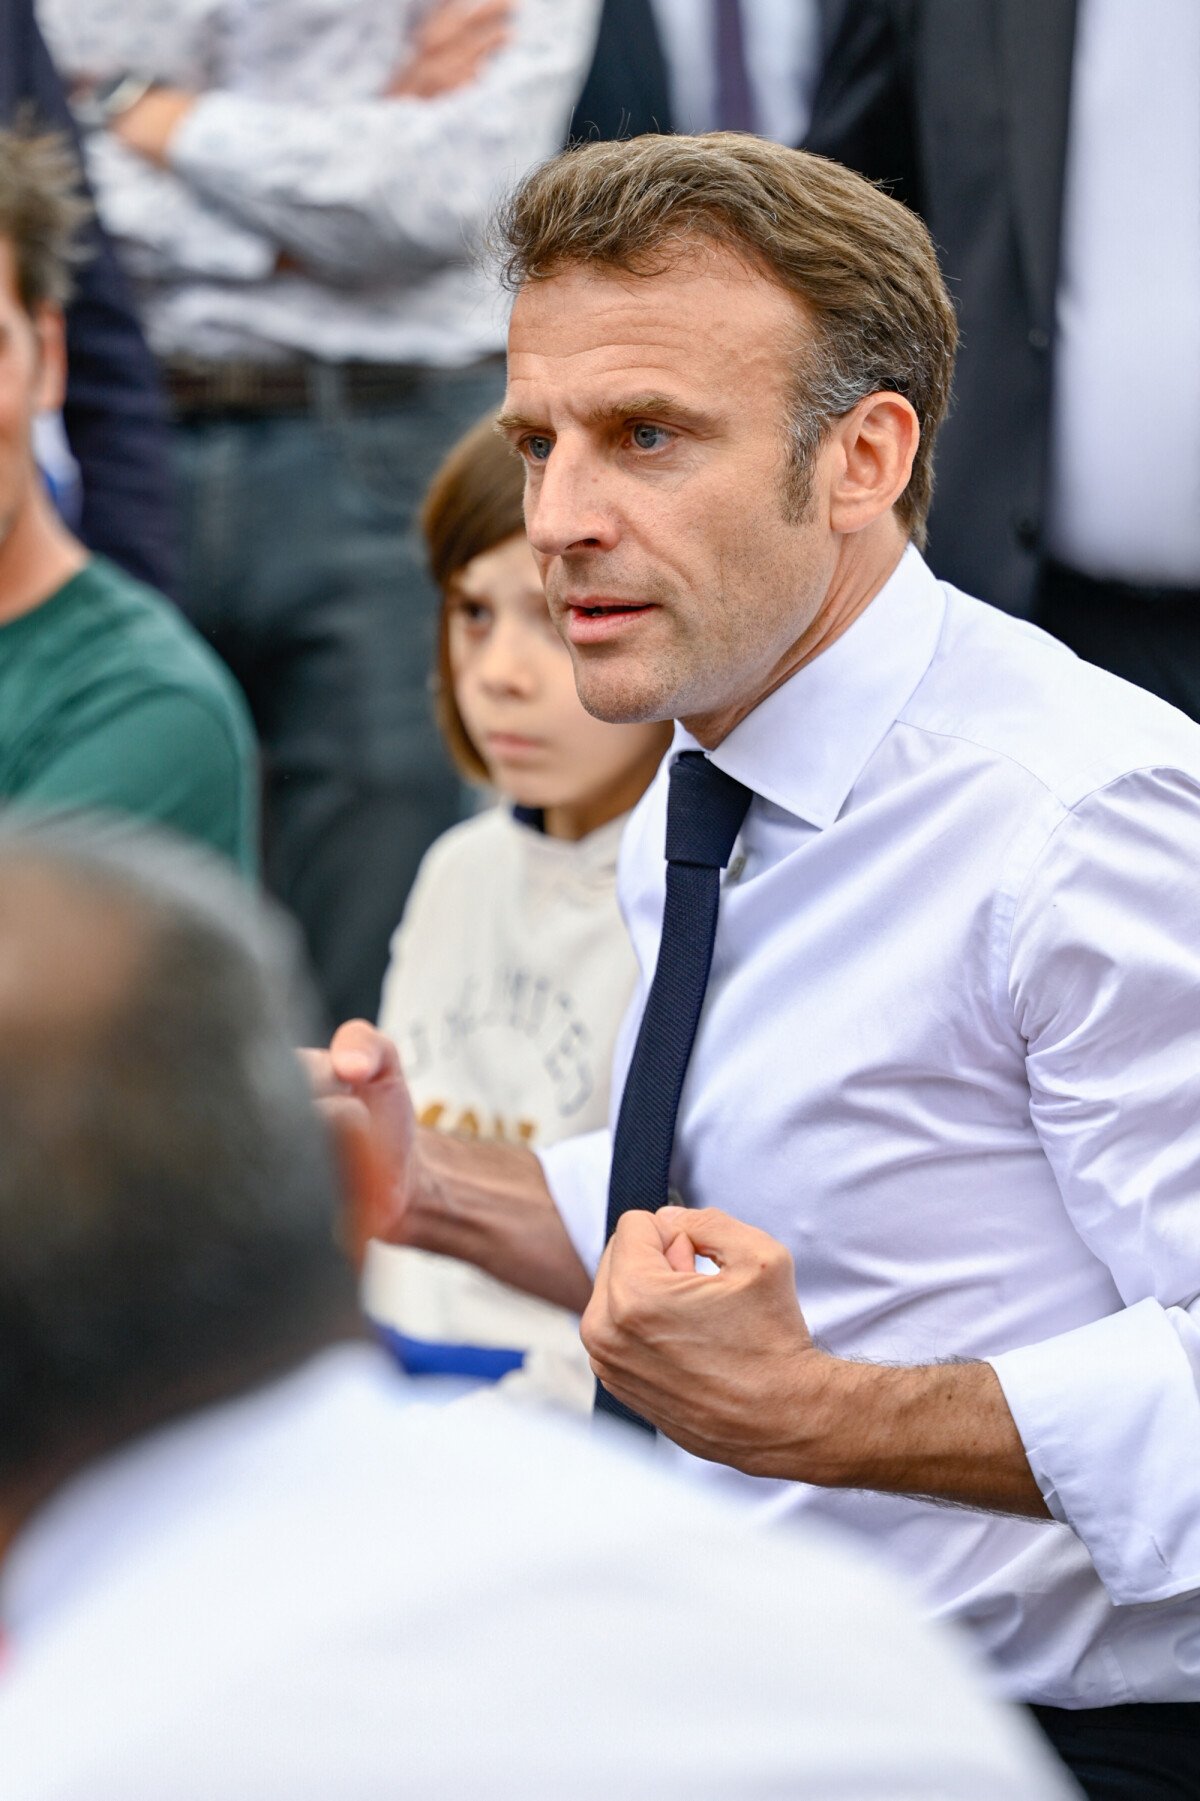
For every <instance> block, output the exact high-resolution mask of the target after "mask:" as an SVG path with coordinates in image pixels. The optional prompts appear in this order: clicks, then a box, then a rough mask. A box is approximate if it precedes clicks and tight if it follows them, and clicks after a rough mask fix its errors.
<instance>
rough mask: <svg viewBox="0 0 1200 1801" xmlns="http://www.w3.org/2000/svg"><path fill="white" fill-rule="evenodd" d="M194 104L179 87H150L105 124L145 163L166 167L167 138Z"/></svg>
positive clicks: (192, 97)
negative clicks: (144, 159) (143, 159)
mask: <svg viewBox="0 0 1200 1801" xmlns="http://www.w3.org/2000/svg"><path fill="white" fill-rule="evenodd" d="M195 104H196V96H195V94H189V93H187V92H186V91H185V90H184V89H183V88H160V87H153V88H151V89H150V91H149V92H148V93H146V94H143V95H142V98H141V99H140V100H138V101H135V102H134V104H133V105H132V106H131V107H128V108H127V109H126V111H125V112H123V113H118V114H117V116H116V118H115V119H113V120H112V122H111V124H110V125H109V130H110V131H111V132H112V134H113V136H114V137H116V138H119V139H120V141H121V143H122V144H124V145H125V146H126V147H127V149H129V150H136V151H137V153H138V155H139V156H144V157H145V158H146V161H147V162H151V163H157V164H158V165H159V166H160V168H163V167H165V166H166V163H167V160H168V157H169V155H170V149H171V139H172V138H173V137H174V136H175V133H176V132H177V131H178V129H179V127H180V126H181V125H182V124H183V121H184V120H185V119H186V118H187V116H188V114H189V113H190V112H191V110H192V108H193V107H194V106H195Z"/></svg>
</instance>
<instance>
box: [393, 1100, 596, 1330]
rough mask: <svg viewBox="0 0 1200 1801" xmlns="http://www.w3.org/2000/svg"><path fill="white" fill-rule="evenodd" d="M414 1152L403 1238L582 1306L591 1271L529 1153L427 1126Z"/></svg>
mask: <svg viewBox="0 0 1200 1801" xmlns="http://www.w3.org/2000/svg"><path fill="white" fill-rule="evenodd" d="M417 1157H418V1176H417V1180H416V1182H415V1183H414V1192H413V1198H412V1200H411V1202H410V1204H409V1207H408V1210H407V1212H406V1215H405V1221H404V1232H403V1237H404V1242H405V1243H406V1244H413V1245H416V1246H418V1247H419V1248H420V1249H421V1250H426V1251H440V1252H441V1253H442V1254H443V1255H445V1256H449V1257H459V1258H461V1259H462V1260H463V1261H464V1262H466V1263H474V1264H477V1265H478V1267H479V1268H480V1269H484V1270H487V1272H488V1274H489V1275H493V1276H498V1277H499V1278H500V1279H501V1281H504V1282H511V1283H512V1284H513V1286H514V1287H516V1288H521V1289H524V1290H525V1291H526V1293H528V1294H535V1295H539V1296H540V1297H541V1298H542V1299H543V1300H547V1301H555V1302H557V1303H558V1304H559V1305H560V1306H563V1307H570V1308H572V1309H573V1310H574V1311H575V1312H576V1313H581V1312H582V1311H583V1309H584V1307H585V1306H586V1305H587V1301H588V1296H589V1295H590V1294H591V1291H592V1283H591V1277H590V1276H589V1275H588V1273H587V1271H586V1270H585V1269H584V1267H583V1264H582V1263H581V1262H580V1261H579V1258H578V1256H577V1255H576V1253H575V1249H574V1246H573V1245H572V1244H571V1240H570V1239H569V1237H568V1236H567V1231H566V1228H565V1227H564V1225H563V1223H562V1220H561V1219H560V1218H559V1215H558V1210H557V1208H556V1207H555V1205H554V1202H553V1200H552V1199H551V1198H550V1191H549V1189H548V1188H547V1186H546V1180H545V1177H544V1176H543V1174H542V1166H541V1164H540V1163H539V1162H538V1160H537V1158H536V1157H535V1156H534V1155H533V1152H532V1151H529V1150H526V1149H524V1148H523V1147H521V1146H518V1145H506V1144H492V1143H487V1142H485V1141H481V1140H478V1139H468V1138H456V1137H453V1136H452V1135H450V1134H449V1133H445V1132H433V1131H427V1130H426V1131H420V1132H419V1133H418V1134H417Z"/></svg>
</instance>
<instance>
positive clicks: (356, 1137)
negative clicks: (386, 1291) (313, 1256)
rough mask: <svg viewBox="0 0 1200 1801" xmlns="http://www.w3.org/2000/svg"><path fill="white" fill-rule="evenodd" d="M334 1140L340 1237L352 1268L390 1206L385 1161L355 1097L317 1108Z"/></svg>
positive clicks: (375, 1235)
mask: <svg viewBox="0 0 1200 1801" xmlns="http://www.w3.org/2000/svg"><path fill="white" fill-rule="evenodd" d="M321 1112H322V1116H323V1118H324V1119H325V1122H326V1127H327V1129H328V1131H329V1133H330V1135H331V1138H332V1142H333V1160H334V1172H335V1175H336V1178H337V1184H338V1200H339V1204H340V1205H339V1218H338V1227H339V1230H338V1237H339V1240H340V1242H341V1245H342V1248H343V1249H344V1251H345V1253H346V1255H347V1257H348V1258H349V1259H350V1261H351V1263H352V1264H353V1265H354V1267H355V1269H361V1268H362V1264H363V1259H364V1257H365V1256H366V1253H367V1246H368V1244H369V1243H370V1242H371V1240H372V1238H381V1237H382V1236H383V1233H384V1226H385V1223H386V1221H387V1219H388V1218H389V1215H390V1213H391V1211H393V1209H392V1208H391V1190H390V1186H389V1182H388V1177H387V1171H386V1167H385V1164H384V1160H383V1158H382V1156H381V1155H380V1152H379V1149H378V1146H377V1145H376V1143H375V1135H374V1132H373V1130H372V1127H371V1120H370V1116H369V1114H368V1113H367V1110H366V1108H365V1107H364V1106H362V1104H361V1103H360V1102H358V1101H354V1100H350V1099H349V1098H347V1099H346V1100H345V1101H344V1102H333V1103H329V1102H326V1104H325V1105H324V1106H323V1107H322V1109H321Z"/></svg>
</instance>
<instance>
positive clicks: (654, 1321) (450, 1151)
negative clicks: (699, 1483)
mask: <svg viewBox="0 0 1200 1801" xmlns="http://www.w3.org/2000/svg"><path fill="white" fill-rule="evenodd" d="M309 1066H310V1071H311V1074H312V1077H313V1081H314V1085H315V1087H316V1089H317V1092H318V1094H319V1095H320V1096H321V1097H322V1099H323V1101H324V1103H325V1105H326V1106H327V1107H329V1108H331V1109H333V1110H335V1111H336V1110H338V1109H347V1108H349V1109H353V1110H354V1111H355V1112H356V1113H357V1114H358V1115H359V1116H360V1119H363V1120H364V1121H365V1122H369V1128H370V1133H371V1136H372V1138H373V1140H374V1143H375V1144H376V1146H377V1148H378V1151H379V1154H380V1156H381V1159H382V1162H383V1165H384V1169H385V1172H386V1179H387V1183H388V1188H389V1200H388V1213H389V1218H388V1220H387V1222H386V1230H387V1235H388V1236H389V1237H390V1238H392V1239H394V1240H395V1241H396V1242H398V1243H404V1244H412V1245H417V1246H419V1247H420V1248H421V1249H424V1250H430V1251H440V1252H442V1253H443V1254H446V1255H449V1256H455V1257H460V1258H463V1259H464V1260H465V1261H467V1262H470V1263H474V1264H477V1265H478V1266H479V1267H481V1268H483V1269H486V1270H487V1271H489V1273H490V1274H492V1275H495V1276H499V1277H500V1278H502V1279H503V1280H504V1281H507V1282H511V1283H513V1284H515V1285H516V1286H518V1287H521V1288H524V1289H526V1290H527V1291H528V1292H530V1293H533V1294H538V1295H541V1296H543V1297H544V1298H545V1299H547V1300H552V1301H557V1302H559V1303H561V1304H562V1305H564V1306H568V1307H572V1308H575V1309H577V1310H580V1311H582V1312H583V1324H582V1335H583V1341H584V1344H585V1346H586V1348H587V1351H588V1354H589V1356H590V1358H591V1361H592V1367H593V1369H594V1370H595V1371H596V1374H597V1375H598V1376H600V1377H601V1379H602V1380H603V1382H604V1384H605V1386H606V1387H607V1388H608V1389H609V1390H610V1391H611V1392H612V1393H613V1394H615V1395H617V1396H618V1398H619V1399H621V1400H622V1401H625V1402H626V1403H627V1404H628V1405H629V1406H631V1407H633V1408H635V1409H636V1410H637V1412H638V1413H640V1414H642V1415H643V1416H644V1417H645V1418H646V1419H648V1420H651V1421H652V1422H653V1423H654V1425H656V1426H657V1427H658V1428H659V1430H660V1431H662V1432H663V1433H664V1434H665V1435H666V1436H667V1437H668V1438H671V1439H674V1441H675V1442H676V1443H677V1444H679V1445H681V1446H682V1447H683V1448H684V1449H685V1450H687V1451H691V1452H693V1453H694V1454H695V1455H696V1456H698V1457H704V1458H707V1459H709V1460H710V1461H712V1462H716V1463H727V1464H731V1465H732V1466H733V1467H734V1468H736V1469H740V1470H745V1471H746V1472H747V1473H748V1474H751V1475H756V1476H781V1477H785V1478H787V1479H789V1480H791V1481H796V1482H812V1483H817V1484H819V1485H820V1486H823V1487H830V1488H871V1489H879V1490H882V1491H884V1492H886V1493H895V1494H917V1495H923V1496H929V1497H931V1498H934V1499H938V1500H943V1501H950V1502H957V1503H959V1504H961V1505H964V1506H968V1507H978V1508H985V1509H990V1510H993V1511H998V1512H1003V1513H1013V1514H1021V1515H1025V1516H1027V1517H1030V1518H1039V1519H1045V1518H1049V1514H1048V1511H1047V1508H1046V1504H1045V1502H1044V1501H1043V1499H1042V1496H1041V1493H1040V1491H1039V1489H1038V1486H1037V1484H1036V1482H1035V1481H1034V1478H1033V1475H1032V1472H1031V1471H1030V1468H1029V1463H1028V1460H1027V1459H1026V1456H1025V1451H1024V1448H1023V1446H1022V1444H1021V1440H1020V1437H1019V1435H1018V1432H1017V1428H1016V1426H1015V1424H1014V1422H1013V1418H1012V1415H1011V1413H1010V1412H1009V1410H1008V1407H1007V1405H1006V1403H1005V1400H1004V1395H1003V1391H1002V1390H1001V1387H1000V1383H999V1381H998V1379H997V1377H996V1375H995V1372H994V1371H993V1370H992V1368H991V1367H990V1365H988V1364H986V1363H947V1364H933V1365H929V1366H920V1367H911V1368H896V1367H891V1366H886V1365H878V1364H867V1363H854V1362H850V1361H848V1360H846V1359H844V1358H840V1357H833V1356H830V1355H829V1354H828V1353H827V1352H825V1351H822V1350H820V1349H819V1348H818V1347H817V1346H816V1345H815V1344H814V1343H813V1340H812V1337H811V1335H810V1333H809V1330H808V1327H807V1325H806V1324H805V1321H804V1316H803V1313H802V1312H801V1309H800V1304H799V1302H798V1300H797V1298H796V1284H795V1271H794V1268H793V1264H792V1259H791V1257H790V1256H789V1255H788V1253H787V1251H786V1250H785V1249H784V1247H783V1246H782V1245H781V1244H779V1243H778V1242H777V1241H776V1240H775V1239H773V1238H771V1237H770V1236H769V1235H768V1234H767V1233H765V1232H761V1231H759V1230H758V1228H757V1227H754V1226H748V1225H746V1224H744V1223H743V1222H742V1221H740V1220H736V1219H732V1218H731V1217H730V1216H729V1215H728V1214H726V1213H722V1212H718V1211H716V1210H715V1209H711V1208H710V1209H705V1210H703V1211H696V1212H693V1211H691V1210H689V1209H685V1208H680V1207H665V1208H663V1209H662V1211H661V1212H660V1213H657V1214H650V1213H633V1214H629V1215H627V1216H626V1217H625V1218H624V1219H623V1220H622V1221H621V1223H620V1226H619V1228H618V1230H617V1232H616V1234H615V1235H614V1237H613V1240H612V1242H611V1243H610V1245H609V1247H608V1249H607V1250H606V1252H605V1254H604V1257H603V1260H602V1261H601V1264H600V1269H599V1272H598V1274H597V1277H596V1281H595V1284H594V1286H593V1284H592V1283H591V1281H590V1279H589V1277H588V1274H587V1272H586V1270H585V1269H584V1267H583V1264H582V1263H581V1262H580V1260H579V1258H578V1256H577V1254H576V1252H575V1250H574V1247H573V1246H572V1244H571V1242H570V1239H569V1238H568V1236H567V1232H566V1229H565V1227H564V1226H563V1223H562V1221H561V1219H560V1217H559V1215H558V1212H557V1210H556V1208H555V1206H554V1202H553V1200H552V1199H551V1196H550V1192H549V1190H548V1188H547V1186H546V1182H545V1179H544V1177H543V1175H542V1170H541V1165H540V1164H539V1163H538V1161H537V1159H536V1157H534V1156H533V1154H532V1153H531V1152H530V1151H528V1150H525V1149H523V1148H519V1147H516V1146H512V1145H499V1144H480V1143H477V1142H473V1141H467V1140H460V1139H454V1138H451V1137H447V1136H445V1135H443V1134H439V1133H435V1132H429V1131H423V1130H420V1129H418V1128H417V1127H416V1125H415V1123H414V1120H413V1113H412V1105H411V1102H410V1101H409V1099H408V1094H407V1090H406V1089H405V1087H404V1080H403V1077H402V1076H401V1073H400V1067H399V1061H398V1059H397V1056H396V1052H395V1048H394V1046H393V1045H392V1044H391V1042H390V1040H388V1039H387V1038H385V1037H384V1036H383V1034H382V1033H379V1032H377V1031H376V1030H375V1029H374V1027H372V1026H369V1025H367V1024H366V1023H365V1022H364V1021H361V1020H360V1021H355V1022H352V1023H351V1024H350V1025H347V1026H343V1027H342V1029H341V1031H340V1032H339V1033H338V1034H337V1036H336V1037H335V1038H334V1040H333V1044H332V1046H331V1048H330V1050H329V1052H327V1053H325V1052H322V1053H315V1052H313V1053H309ZM697 1256H703V1257H707V1258H710V1259H711V1260H712V1261H713V1262H714V1263H715V1264H716V1265H717V1266H718V1270H719V1274H717V1275H715V1276H714V1275H712V1274H704V1273H700V1272H698V1271H697V1270H696V1267H695V1263H696V1258H697Z"/></svg>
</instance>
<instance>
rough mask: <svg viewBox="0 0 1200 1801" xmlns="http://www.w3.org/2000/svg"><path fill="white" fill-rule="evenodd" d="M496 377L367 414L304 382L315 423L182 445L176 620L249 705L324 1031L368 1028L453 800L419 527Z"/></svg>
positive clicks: (271, 832)
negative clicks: (205, 643)
mask: <svg viewBox="0 0 1200 1801" xmlns="http://www.w3.org/2000/svg"><path fill="white" fill-rule="evenodd" d="M502 389H503V373H502V369H501V367H500V364H499V362H498V361H497V362H492V363H488V364H482V365H479V366H477V367H475V368H473V369H468V370H456V371H437V370H429V371H428V372H426V373H424V374H422V375H420V376H419V377H417V378H415V380H414V391H413V394H412V398H411V399H407V398H406V399H405V400H404V401H403V403H401V404H396V405H389V406H387V407H382V408H372V409H371V410H370V411H357V412H356V411H352V410H351V409H350V408H348V407H347V405H346V404H345V402H344V399H343V397H342V393H341V388H340V383H339V381H338V375H337V371H336V369H334V368H332V367H327V368H322V369H319V370H317V371H316V375H315V379H314V383H313V395H314V404H313V405H312V408H311V410H310V411H309V412H308V413H305V414H303V415H301V414H287V415H276V416H255V417H245V416H240V415H239V416H222V417H207V416H205V417H194V418H191V419H188V420H186V421H183V422H180V423H179V424H178V425H177V428H176V433H177V436H176V442H177V464H178V480H179V488H180V502H181V510H182V515H183V527H184V578H183V583H182V593H181V603H182V606H183V609H184V611H185V612H186V613H187V615H188V616H189V618H190V619H191V620H192V622H193V623H194V624H195V625H196V626H197V627H198V628H199V629H200V630H201V631H202V632H203V633H204V635H205V637H207V638H208V640H209V642H210V643H211V644H212V645H213V646H214V648H215V649H216V650H217V651H218V652H219V654H220V655H221V656H222V657H223V658H224V660H225V662H226V663H227V664H228V665H229V667H230V669H231V670H232V671H233V673H234V675H235V676H236V677H237V679H238V681H239V682H240V683H241V685H242V687H243V689H244V690H245V693H246V698H247V700H248V701H249V703H250V707H251V711H252V712H253V714H254V719H255V723H256V725H257V728H258V732H259V737H260V741H261V745H262V752H263V818H264V846H263V855H264V869H265V872H266V879H267V883H268V886H269V887H270V888H271V889H272V891H273V892H274V893H275V894H276V895H277V896H278V897H279V899H280V900H282V901H283V903H284V904H285V906H287V907H288V908H289V909H290V910H291V911H292V913H293V914H294V915H295V916H296V918H297V919H298V920H299V922H300V925H301V927H302V929H303V932H304V935H305V938H306V941H307V944H308V949H309V953H310V956H311V959H312V963H313V967H314V970H315V972H316V977H317V984H318V988H319V991H320V994H321V997H322V999H323V1002H324V1005H325V1008H326V1011H327V1015H328V1021H329V1022H332V1023H336V1022H338V1021H340V1020H342V1019H347V1018H351V1017H353V1016H355V1015H363V1016H365V1017H367V1018H372V1019H373V1018H374V1017H375V1013H376V1010H377V1007H378V1001H379V989H380V983H381V980H382V976H383V971H384V968H385V964H386V959H387V947H388V939H389V936H390V934H391V932H392V930H393V929H394V927H395V925H396V923H397V921H398V920H399V918H400V913H401V910H402V908H403V905H404V900H405V897H406V895H407V893H408V890H409V887H410V886H411V883H412V879H413V876H414V875H415V873H416V869H417V864H418V863H419V861H420V859H421V857H422V855H423V854H424V851H425V850H426V848H427V846H428V845H429V844H430V842H431V841H432V840H433V839H434V838H435V837H436V836H437V835H438V833H439V832H442V831H444V830H445V828H446V827H447V826H448V825H451V824H452V823H453V822H454V820H455V819H456V818H457V817H458V816H459V814H460V811H461V808H462V799H463V796H462V790H461V787H460V784H459V782H458V779H457V777H456V775H455V773H454V771H453V769H452V767H451V765H450V762H449V759H448V758H447V756H446V753H445V750H444V748H443V746H442V743H441V740H440V737H439V735H438V731H437V727H436V725H435V723H434V718H433V710H432V705H431V700H430V676H431V673H432V670H433V659H434V646H435V641H436V640H435V629H436V622H437V608H438V596H437V593H436V591H435V589H434V587H433V584H432V582H431V581H430V579H429V576H428V574H427V573H426V569H425V562H424V554H423V550H422V547H421V545H420V543H419V541H418V533H417V530H416V527H415V524H414V520H415V515H416V512H417V509H418V507H419V504H420V501H421V498H422V495H423V493H424V490H425V486H426V483H427V482H428V480H429V477H430V476H431V475H432V473H433V471H434V469H435V468H436V467H437V464H438V463H439V462H440V460H441V458H442V457H443V456H444V454H445V452H446V451H447V450H448V449H449V447H450V445H451V444H452V443H453V442H454V441H455V439H456V438H458V437H459V435H460V434H461V433H462V432H463V431H465V430H466V428H467V427H468V426H469V425H471V424H473V423H474V421H475V420H476V419H477V418H478V417H479V416H480V415H481V414H482V413H484V412H485V411H486V410H487V409H488V408H489V407H493V406H495V405H496V404H497V403H498V401H499V398H500V395H501V392H502Z"/></svg>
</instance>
